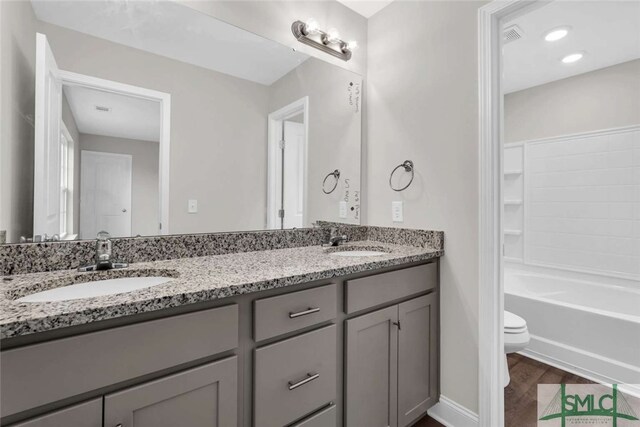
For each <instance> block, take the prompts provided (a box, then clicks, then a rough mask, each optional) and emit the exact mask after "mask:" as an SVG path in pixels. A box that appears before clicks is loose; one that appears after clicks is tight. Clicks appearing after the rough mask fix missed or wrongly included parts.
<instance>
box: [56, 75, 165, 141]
mask: <svg viewBox="0 0 640 427" xmlns="http://www.w3.org/2000/svg"><path fill="white" fill-rule="evenodd" d="M63 90H64V94H65V96H66V98H67V101H68V102H69V107H71V113H72V114H73V118H74V119H75V121H76V126H77V127H78V131H79V132H80V133H86V134H91V135H102V136H111V137H115V138H129V139H139V140H142V141H155V142H158V141H159V140H160V103H159V102H154V101H149V100H146V99H141V98H135V97H132V96H126V95H119V94H115V93H109V92H103V91H101V90H97V89H89V88H85V87H81V86H64V88H63ZM96 106H101V107H108V108H110V109H111V110H110V111H109V112H103V111H98V110H96Z"/></svg>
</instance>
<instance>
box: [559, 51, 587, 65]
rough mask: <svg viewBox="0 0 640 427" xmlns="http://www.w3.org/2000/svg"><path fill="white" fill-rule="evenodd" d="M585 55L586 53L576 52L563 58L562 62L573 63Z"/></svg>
mask: <svg viewBox="0 0 640 427" xmlns="http://www.w3.org/2000/svg"><path fill="white" fill-rule="evenodd" d="M583 57H584V53H582V52H576V53H572V54H570V55H567V56H565V57H564V58H562V62H563V63H565V64H573V63H574V62H578V61H580V60H581V59H582V58H583Z"/></svg>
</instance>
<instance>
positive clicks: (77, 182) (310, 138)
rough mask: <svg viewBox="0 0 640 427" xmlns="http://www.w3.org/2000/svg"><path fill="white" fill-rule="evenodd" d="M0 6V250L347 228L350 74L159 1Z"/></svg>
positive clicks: (356, 184)
mask: <svg viewBox="0 0 640 427" xmlns="http://www.w3.org/2000/svg"><path fill="white" fill-rule="evenodd" d="M1 7H2V8H3V9H2V13H1V15H0V16H1V19H2V29H1V30H0V31H2V37H1V40H2V52H1V59H2V68H3V71H2V93H1V101H2V108H1V109H0V115H1V116H2V117H1V120H2V122H3V129H2V132H1V137H2V140H1V141H0V142H1V144H2V152H3V160H2V161H3V163H2V166H3V167H2V170H1V171H0V179H1V180H2V183H1V184H2V185H1V187H2V195H1V196H2V200H1V201H2V205H1V207H0V230H2V231H0V233H2V234H1V235H0V241H2V239H4V241H5V242H6V243H16V242H20V241H23V242H24V241H27V242H31V241H50V240H58V239H59V240H73V239H93V238H95V237H96V234H97V233H98V232H100V231H107V232H108V233H110V234H111V235H112V236H114V237H128V236H137V235H142V236H145V235H158V234H181V233H208V232H219V231H240V230H261V229H282V228H301V227H310V226H311V225H312V223H314V222H315V221H318V220H323V221H340V222H346V223H352V224H359V222H360V203H361V201H360V197H361V195H360V154H361V87H362V78H361V77H360V76H359V75H357V74H355V73H353V72H350V71H348V70H346V69H343V68H340V67H338V66H335V65H331V64H329V63H326V62H324V61H322V60H320V59H317V58H314V57H309V56H307V55H305V54H302V53H300V52H296V51H295V50H294V49H292V48H291V47H286V46H283V45H281V44H278V43H276V42H274V41H271V40H267V39H264V38H262V37H260V36H257V35H255V34H253V33H249V32H247V31H245V30H242V29H240V28H237V27H234V26H232V25H229V24H226V23H224V22H222V21H219V20H217V19H215V18H213V17H211V16H209V15H206V14H204V13H201V12H199V11H196V10H195V9H192V8H191V7H189V6H187V5H184V4H180V3H177V2H173V1H159V2H147V1H139V2H136V1H124V0H123V1H119V0H117V1H113V0H110V1H107V0H104V1H103V0H97V1H88V2H78V1H56V0H47V1H21V2H3V4H2V6H1ZM5 70H10V71H9V73H7V72H5Z"/></svg>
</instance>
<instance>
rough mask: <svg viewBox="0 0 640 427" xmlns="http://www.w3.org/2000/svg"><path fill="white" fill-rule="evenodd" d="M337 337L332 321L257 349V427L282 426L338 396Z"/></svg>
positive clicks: (255, 390) (255, 418) (255, 415)
mask: <svg viewBox="0 0 640 427" xmlns="http://www.w3.org/2000/svg"><path fill="white" fill-rule="evenodd" d="M336 341H337V337H336V326H335V325H331V326H327V327H325V328H322V329H319V330H317V331H313V332H308V333H306V334H303V335H300V336H297V337H294V338H290V339H287V340H284V341H281V342H278V343H275V344H271V345H268V346H265V347H262V348H259V349H257V350H256V354H255V379H254V381H255V385H254V387H255V388H254V394H255V396H254V421H255V422H254V425H255V426H256V427H270V426H274V427H276V426H277V427H282V426H283V425H287V424H289V423H291V422H292V421H294V420H296V419H299V418H301V417H303V416H304V415H305V414H309V413H311V412H313V411H314V410H315V409H317V408H319V407H321V406H322V405H325V404H327V403H329V402H331V401H333V400H335V398H336V375H337V372H336V364H337V356H338V355H337V349H336V344H337V343H336Z"/></svg>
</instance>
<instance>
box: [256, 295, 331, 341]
mask: <svg viewBox="0 0 640 427" xmlns="http://www.w3.org/2000/svg"><path fill="white" fill-rule="evenodd" d="M336 292H337V291H336V285H335V284H331V285H326V286H320V287H318V288H313V289H307V290H305V291H299V292H292V293H289V294H285V295H280V296H277V297H272V298H263V299H259V300H257V301H256V302H255V303H254V311H255V315H254V329H253V330H254V335H255V340H256V341H261V340H264V339H267V338H271V337H275V336H277V335H282V334H286V333H287V332H292V331H295V330H297V329H301V328H304V327H307V326H312V325H316V324H318V323H321V322H325V321H327V320H331V319H335V317H336V310H337V309H336V306H337V296H336Z"/></svg>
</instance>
